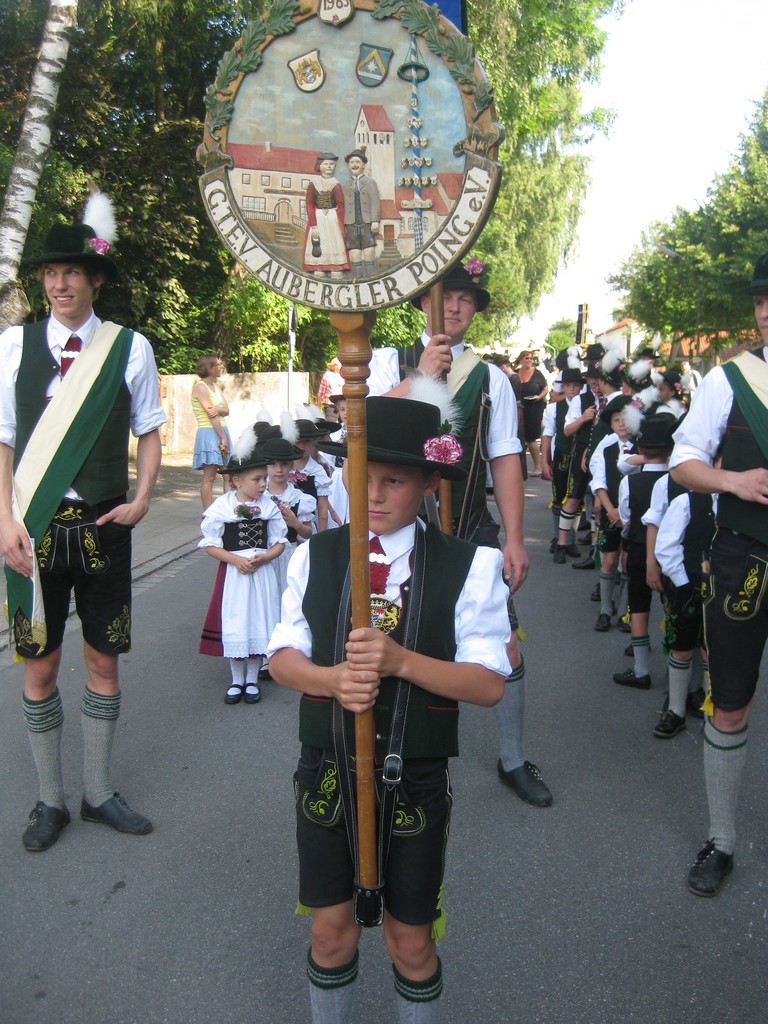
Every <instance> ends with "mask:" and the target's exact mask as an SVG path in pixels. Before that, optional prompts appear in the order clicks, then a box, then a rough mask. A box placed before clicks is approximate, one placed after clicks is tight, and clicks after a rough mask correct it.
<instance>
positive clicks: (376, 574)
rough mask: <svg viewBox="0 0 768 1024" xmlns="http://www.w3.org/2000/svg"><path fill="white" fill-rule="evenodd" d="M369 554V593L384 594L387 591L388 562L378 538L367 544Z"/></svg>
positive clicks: (373, 538)
mask: <svg viewBox="0 0 768 1024" xmlns="http://www.w3.org/2000/svg"><path fill="white" fill-rule="evenodd" d="M368 547H369V549H370V554H369V555H368V559H369V561H370V563H371V593H372V594H384V593H385V592H386V589H387V579H388V577H389V562H388V560H387V556H386V554H385V553H384V548H383V547H382V546H381V541H380V540H379V538H378V537H372V538H371V539H370V541H369V542H368Z"/></svg>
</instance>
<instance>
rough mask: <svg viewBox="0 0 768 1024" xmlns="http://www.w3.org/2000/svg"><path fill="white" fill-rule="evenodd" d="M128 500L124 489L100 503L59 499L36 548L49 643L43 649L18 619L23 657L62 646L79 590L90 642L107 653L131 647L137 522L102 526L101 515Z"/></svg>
mask: <svg viewBox="0 0 768 1024" xmlns="http://www.w3.org/2000/svg"><path fill="white" fill-rule="evenodd" d="M124 502H125V495H122V496H120V497H118V498H112V499H110V500H109V501H104V502H101V503H100V504H98V505H87V504H86V503H85V502H83V501H77V500H69V499H66V498H65V499H64V501H62V502H61V504H60V505H59V507H58V509H57V511H56V514H55V516H54V517H53V520H52V521H51V525H50V526H49V527H48V529H47V530H46V532H45V534H44V535H43V537H42V539H41V540H40V542H39V543H38V545H37V549H36V556H37V562H38V566H39V569H40V585H41V590H42V595H43V605H44V608H45V622H46V628H47V634H48V635H47V640H46V645H45V647H44V648H43V650H41V651H39V652H38V651H37V644H33V643H31V642H30V641H31V638H30V637H26V636H25V635H24V632H23V630H22V629H21V628H19V625H18V623H14V638H15V642H16V648H17V651H18V653H19V654H20V655H21V657H22V658H42V657H45V655H47V654H51V653H52V652H53V651H55V650H57V649H58V648H59V647H60V646H61V644H62V642H63V640H64V628H65V625H66V621H67V617H68V615H69V604H70V597H71V594H72V591H73V590H74V594H75V607H76V609H77V614H78V616H79V618H80V621H81V623H82V627H83V639H84V640H85V642H86V643H87V644H89V645H90V646H91V647H93V648H94V650H96V651H99V652H100V653H101V654H122V653H124V652H125V651H128V650H130V647H131V527H128V526H121V525H119V524H117V523H114V522H109V523H105V524H104V525H103V526H96V520H97V519H99V518H100V517H101V516H103V515H104V514H105V513H106V512H109V511H110V510H111V509H113V508H115V507H116V506H117V505H122V504H123V503H124Z"/></svg>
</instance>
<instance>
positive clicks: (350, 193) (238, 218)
mask: <svg viewBox="0 0 768 1024" xmlns="http://www.w3.org/2000/svg"><path fill="white" fill-rule="evenodd" d="M206 109H207V117H206V123H205V138H204V141H203V143H202V145H201V146H200V147H199V149H198V159H199V160H200V162H201V163H202V164H203V167H204V173H203V174H202V175H201V177H200V190H201V192H202V196H203V200H204V202H205V206H206V209H207V211H208V216H209V217H210V219H211V222H212V223H213V225H214V227H215V228H216V231H217V232H218V234H219V235H220V237H221V239H222V241H223V242H224V244H225V245H226V246H227V248H228V249H229V250H230V251H231V252H232V253H233V254H234V255H235V256H236V257H237V259H238V260H240V262H241V263H242V264H243V265H244V266H245V267H246V268H247V270H248V271H249V272H250V273H251V274H253V275H254V277H256V278H258V279H259V280H260V281H262V282H263V284H265V285H266V286H267V287H268V288H271V289H272V290H273V291H276V292H279V293H280V294H281V295H284V296H285V297H286V298H287V299H289V300H290V301H291V302H295V303H300V304H303V305H307V306H314V307H317V308H320V309H325V310H329V311H342V312H347V311H351V310H365V309H383V308H384V307H386V306H394V305H399V304H400V303H402V302H404V301H406V300H407V299H408V298H410V297H411V296H414V295H417V294H419V293H421V292H423V291H425V290H426V289H427V288H428V287H429V286H430V284H431V283H432V282H433V281H434V280H437V279H438V278H440V277H442V276H443V275H444V274H445V273H446V271H447V270H448V269H449V268H450V267H451V266H453V264H455V263H456V262H458V261H459V260H460V259H461V257H462V256H463V255H464V254H465V253H466V252H467V251H468V250H469V249H470V247H471V246H472V244H473V242H474V241H475V239H476V238H477V237H478V235H479V234H480V231H481V230H482V227H483V225H484V223H485V221H486V219H487V218H488V215H489V214H490V212H491V210H492V208H493V203H494V201H495V198H496V194H497V192H498V188H499V184H500V180H501V168H500V166H499V164H498V163H497V162H496V159H495V157H496V151H497V148H498V145H499V143H500V142H501V141H502V137H503V130H502V128H501V126H500V125H499V124H497V123H496V121H495V114H494V110H493V101H492V94H491V90H490V88H489V86H488V84H487V82H486V79H485V76H484V74H483V71H482V68H481V67H480V65H479V63H478V61H477V59H476V58H475V53H474V48H473V46H472V44H471V43H470V42H469V40H468V39H467V38H466V37H465V36H463V35H461V33H460V32H459V31H458V30H457V29H456V28H454V26H453V25H451V23H450V22H448V21H446V20H445V19H444V18H443V17H441V16H440V14H439V11H438V8H437V7H436V6H432V7H428V6H427V5H426V4H424V3H422V2H421V0H378V2H376V0H304V2H299V0H275V2H274V3H273V4H272V6H271V8H270V10H269V12H268V13H267V14H266V15H265V16H264V18H263V19H258V20H256V21H253V22H249V23H248V25H247V26H246V29H245V31H244V33H243V35H242V37H241V39H240V40H239V41H238V43H237V45H236V46H235V47H234V48H233V49H232V50H231V51H230V52H229V53H228V54H226V55H225V56H224V58H223V59H222V61H221V62H220V64H219V67H218V73H217V77H216V82H215V83H214V84H213V85H212V86H211V87H210V88H209V90H208V92H207V94H206Z"/></svg>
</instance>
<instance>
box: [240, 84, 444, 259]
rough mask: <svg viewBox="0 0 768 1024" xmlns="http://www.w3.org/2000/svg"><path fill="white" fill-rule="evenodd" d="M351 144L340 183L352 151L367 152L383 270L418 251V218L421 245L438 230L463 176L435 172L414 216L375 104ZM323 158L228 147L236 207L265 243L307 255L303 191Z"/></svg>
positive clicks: (365, 109) (387, 127)
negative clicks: (375, 191)
mask: <svg viewBox="0 0 768 1024" xmlns="http://www.w3.org/2000/svg"><path fill="white" fill-rule="evenodd" d="M353 137H354V144H353V145H350V147H349V149H348V150H346V151H344V152H339V163H338V165H337V167H336V177H337V178H338V179H339V181H341V182H343V181H344V180H345V179H346V178H348V176H349V175H348V172H347V169H346V165H345V164H344V157H345V156H346V155H347V152H350V151H351V150H352V149H359V148H362V147H365V153H366V157H367V159H368V163H367V165H366V168H365V173H366V174H367V175H369V176H370V177H372V178H373V179H374V181H375V182H376V184H377V186H378V190H379V196H380V200H381V220H380V222H379V234H380V235H381V240H380V241H379V243H378V246H377V260H378V261H379V262H380V264H382V265H384V266H386V265H387V264H395V263H399V262H400V261H401V260H402V259H404V258H407V257H410V256H412V255H413V253H414V251H415V246H414V239H415V238H416V237H417V236H418V232H417V231H416V221H417V218H418V217H419V216H420V217H421V228H422V230H421V236H422V237H423V238H425V239H427V238H429V237H430V236H431V235H432V234H434V233H435V232H436V231H437V230H438V229H439V227H440V225H441V224H442V223H443V221H444V220H445V218H446V217H447V216H448V214H449V213H450V211H451V208H452V206H453V204H454V202H455V201H456V199H457V198H458V196H459V194H460V192H461V185H462V181H463V175H462V174H459V173H453V172H449V173H445V174H439V173H435V172H434V170H430V171H429V172H428V176H427V177H425V186H423V187H422V188H421V199H420V201H419V203H418V206H419V207H420V209H419V210H416V209H414V196H415V193H414V190H413V188H402V187H399V186H398V183H397V182H398V177H401V176H402V168H401V154H400V153H398V147H397V142H396V133H395V129H394V127H393V125H392V122H391V121H390V119H389V116H388V114H387V112H386V110H385V108H384V107H383V106H381V105H378V104H364V105H362V106H361V107H360V109H359V112H358V116H357V120H356V123H355V129H354V133H353ZM401 146H402V144H401ZM321 152H322V150H320V149H297V148H292V147H288V146H278V145H275V144H274V143H272V142H270V141H268V142H265V143H264V144H263V145H247V144H242V143H230V144H229V145H228V147H227V153H228V155H229V156H231V157H232V159H233V161H234V167H233V168H232V170H230V172H229V179H230V184H231V187H232V192H233V195H234V197H235V201H236V203H237V205H238V206H239V208H240V210H241V211H242V214H243V216H244V217H245V219H246V220H248V221H250V222H257V223H255V224H253V227H254V230H256V232H257V233H258V235H259V236H260V237H262V238H263V239H264V241H266V242H268V243H271V244H274V245H276V246H278V247H282V246H285V247H286V248H288V249H291V248H296V249H298V250H301V249H302V247H303V245H304V240H305V236H306V230H307V208H306V192H307V187H308V185H309V183H310V182H311V181H318V180H319V178H320V175H319V174H318V172H317V170H316V161H317V157H318V155H319V154H320V153H321ZM403 152H405V150H404V149H403ZM426 182H429V184H426Z"/></svg>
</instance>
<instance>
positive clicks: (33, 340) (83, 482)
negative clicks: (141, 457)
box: [14, 320, 131, 505]
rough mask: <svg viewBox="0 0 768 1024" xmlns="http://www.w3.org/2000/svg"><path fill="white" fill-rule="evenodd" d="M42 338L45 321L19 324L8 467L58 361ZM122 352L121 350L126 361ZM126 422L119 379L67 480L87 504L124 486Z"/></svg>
mask: <svg viewBox="0 0 768 1024" xmlns="http://www.w3.org/2000/svg"><path fill="white" fill-rule="evenodd" d="M47 336H48V321H47V320H43V321H40V322H39V323H35V324H28V325H26V326H25V327H24V344H23V347H22V350H21V364H20V366H19V374H18V377H17V378H16V446H15V450H14V469H15V468H16V466H17V465H18V463H19V460H20V459H21V456H22V455H23V454H24V449H25V448H26V447H27V442H28V441H29V438H30V436H31V434H32V431H33V430H34V429H35V427H36V425H37V421H38V420H39V419H40V417H41V416H42V414H43V411H44V410H45V407H46V404H47V400H46V394H45V393H46V390H47V388H48V385H49V384H50V382H51V380H52V379H53V377H55V376H56V374H57V373H58V372H59V364H58V363H57V362H56V360H55V359H54V358H53V356H52V355H51V351H50V349H49V348H48V341H47ZM127 355H128V351H127V350H126V361H127ZM123 372H124V371H123ZM130 424H131V395H130V392H129V391H128V388H127V386H126V384H125V381H123V383H122V385H121V387H120V390H119V391H118V394H117V398H116V400H115V404H114V406H113V408H112V411H111V412H110V414H109V416H108V417H107V421H106V423H105V424H104V427H103V428H102V430H101V432H100V433H99V434H97V435H96V436H94V438H93V440H92V447H91V449H90V452H89V453H88V456H87V458H86V460H85V462H84V463H83V466H82V468H81V469H80V472H79V473H78V474H77V476H76V477H75V479H74V480H73V481H72V485H71V486H72V487H73V489H74V490H76V491H77V493H78V494H80V495H81V496H82V498H83V500H84V501H85V502H87V504H89V505H98V504H99V503H100V502H102V501H107V500H108V499H110V498H117V497H119V496H120V495H122V494H125V492H126V491H127V490H128V438H129V432H130Z"/></svg>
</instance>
